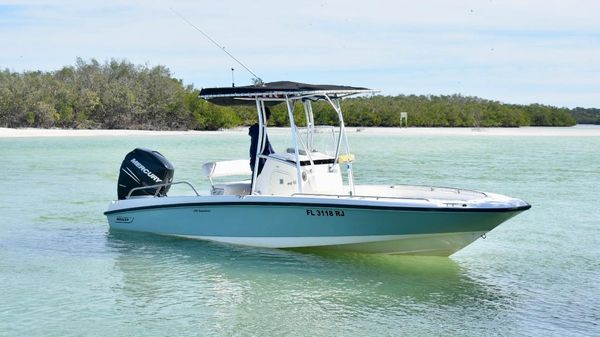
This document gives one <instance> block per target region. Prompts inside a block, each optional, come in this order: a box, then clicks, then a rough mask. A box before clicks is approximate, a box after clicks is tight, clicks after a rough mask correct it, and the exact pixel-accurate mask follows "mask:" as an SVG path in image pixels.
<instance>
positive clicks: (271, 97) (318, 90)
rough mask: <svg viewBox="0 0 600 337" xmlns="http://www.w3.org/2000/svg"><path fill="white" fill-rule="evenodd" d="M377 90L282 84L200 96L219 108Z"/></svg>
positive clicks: (209, 91) (226, 89)
mask: <svg viewBox="0 0 600 337" xmlns="http://www.w3.org/2000/svg"><path fill="white" fill-rule="evenodd" d="M374 92H375V91H374V90H371V89H368V88H360V87H350V86H344V85H321V84H306V83H298V82H289V81H280V82H269V83H264V84H262V85H248V86H242V87H224V88H205V89H202V90H200V97H202V98H204V99H205V100H207V101H209V102H212V103H215V104H218V105H251V104H255V102H254V101H255V100H256V99H257V98H260V99H263V100H265V101H267V102H273V103H279V102H281V101H283V100H285V98H286V97H287V98H290V99H303V98H306V99H312V100H318V99H324V98H325V95H328V96H329V97H330V98H343V97H346V96H350V95H356V94H365V93H374Z"/></svg>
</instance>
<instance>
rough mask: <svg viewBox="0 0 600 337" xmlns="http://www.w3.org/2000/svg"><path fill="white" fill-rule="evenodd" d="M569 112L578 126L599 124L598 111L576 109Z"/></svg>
mask: <svg viewBox="0 0 600 337" xmlns="http://www.w3.org/2000/svg"><path fill="white" fill-rule="evenodd" d="M571 111H572V113H573V117H575V119H576V120H577V123H579V124H600V109H597V108H596V109H585V108H580V107H577V108H575V109H573V110H571Z"/></svg>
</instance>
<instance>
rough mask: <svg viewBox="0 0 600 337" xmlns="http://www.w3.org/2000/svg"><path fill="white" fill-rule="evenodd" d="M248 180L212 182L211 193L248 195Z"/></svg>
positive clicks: (249, 185) (249, 186) (249, 184)
mask: <svg viewBox="0 0 600 337" xmlns="http://www.w3.org/2000/svg"><path fill="white" fill-rule="evenodd" d="M250 188H251V183H250V180H244V181H235V182H230V183H223V184H214V185H213V187H212V191H211V194H212V195H248V194H250Z"/></svg>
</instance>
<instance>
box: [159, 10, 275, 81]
mask: <svg viewBox="0 0 600 337" xmlns="http://www.w3.org/2000/svg"><path fill="white" fill-rule="evenodd" d="M169 9H170V10H171V12H173V14H175V15H177V16H178V17H179V18H180V19H182V20H183V21H185V22H186V23H187V24H188V25H190V26H192V27H193V28H194V29H196V30H197V31H199V32H200V34H202V35H204V37H205V38H207V39H208V40H209V41H210V42H212V43H213V44H214V45H215V46H217V48H219V49H221V50H222V51H223V52H224V53H225V54H227V55H229V57H231V58H232V59H233V60H234V61H235V62H237V63H238V64H239V65H241V66H242V67H244V69H246V70H247V71H248V72H249V73H250V74H251V75H252V76H253V77H252V81H253V82H254V84H255V85H263V84H264V82H263V80H262V79H261V78H260V77H259V76H258V75H256V74H255V73H254V72H253V71H252V70H250V68H248V67H246V65H245V64H243V63H242V62H241V61H240V60H238V59H237V58H235V56H233V55H231V53H230V52H228V51H227V50H225V47H223V46H221V45H220V44H218V43H217V41H215V40H214V39H213V38H211V37H210V36H208V34H206V33H205V32H203V31H202V29H200V28H198V27H196V25H194V24H193V23H191V22H190V21H189V20H188V19H186V18H185V17H184V16H183V15H181V14H179V13H178V12H177V11H175V10H174V9H173V8H171V7H169ZM231 70H232V72H233V68H231ZM232 77H233V74H232Z"/></svg>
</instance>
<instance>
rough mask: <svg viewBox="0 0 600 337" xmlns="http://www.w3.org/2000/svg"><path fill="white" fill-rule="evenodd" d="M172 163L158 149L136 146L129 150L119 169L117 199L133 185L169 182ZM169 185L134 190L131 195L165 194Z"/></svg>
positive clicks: (133, 186)
mask: <svg viewBox="0 0 600 337" xmlns="http://www.w3.org/2000/svg"><path fill="white" fill-rule="evenodd" d="M174 172H175V168H174V167H173V165H172V164H171V163H170V162H169V161H168V160H167V158H165V157H164V156H163V155H162V154H160V153H159V152H158V151H152V150H149V149H142V148H137V149H135V150H133V151H131V152H129V153H128V154H127V155H126V156H125V159H123V163H122V164H121V170H119V183H118V185H117V195H118V197H119V200H122V199H125V198H126V197H127V194H129V191H131V189H133V188H135V187H142V186H151V185H158V184H166V183H171V182H172V181H173V173H174ZM170 187H171V185H167V186H162V187H155V188H147V189H141V190H136V191H133V193H131V196H143V195H157V196H161V197H164V196H166V195H167V192H168V191H169V188H170Z"/></svg>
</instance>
